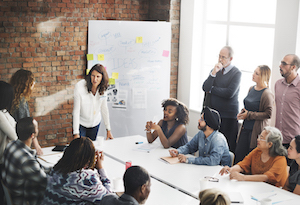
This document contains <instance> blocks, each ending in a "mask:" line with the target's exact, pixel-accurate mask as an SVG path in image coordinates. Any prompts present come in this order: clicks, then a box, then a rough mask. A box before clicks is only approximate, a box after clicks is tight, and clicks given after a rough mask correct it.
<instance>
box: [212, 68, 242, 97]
mask: <svg viewBox="0 0 300 205" xmlns="http://www.w3.org/2000/svg"><path fill="white" fill-rule="evenodd" d="M241 76H242V73H241V72H236V73H235V75H233V77H232V78H231V79H230V84H229V86H228V87H217V86H214V87H213V88H212V89H211V93H212V94H213V95H217V96H219V97H223V98H227V99H231V98H233V97H234V96H235V94H236V93H237V92H238V91H239V89H240V82H241ZM209 78H210V77H209Z"/></svg>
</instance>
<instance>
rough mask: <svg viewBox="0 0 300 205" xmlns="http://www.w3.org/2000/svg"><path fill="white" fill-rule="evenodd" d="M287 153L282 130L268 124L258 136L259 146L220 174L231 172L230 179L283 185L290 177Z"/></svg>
mask: <svg viewBox="0 0 300 205" xmlns="http://www.w3.org/2000/svg"><path fill="white" fill-rule="evenodd" d="M286 155H287V151H286V149H285V148H284V147H283V146H282V135H281V132H280V131H279V130H278V129H277V128H275V127H269V126H268V127H265V128H264V129H263V131H262V132H261V134H260V135H259V136H258V138H257V147H256V148H255V149H254V150H253V151H252V152H250V153H249V154H248V155H247V156H246V157H245V158H244V159H243V161H241V162H239V163H238V164H236V165H234V166H233V167H231V168H230V167H228V166H225V167H224V168H222V169H221V171H220V174H221V175H223V174H225V173H229V174H230V179H235V180H238V181H261V182H268V183H270V184H272V185H275V186H277V187H283V186H284V184H285V182H286V180H287V177H288V173H287V169H286V168H287V162H286V158H285V156H286Z"/></svg>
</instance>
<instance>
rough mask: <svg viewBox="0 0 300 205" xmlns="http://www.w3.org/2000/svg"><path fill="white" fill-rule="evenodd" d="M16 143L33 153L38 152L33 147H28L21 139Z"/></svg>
mask: <svg viewBox="0 0 300 205" xmlns="http://www.w3.org/2000/svg"><path fill="white" fill-rule="evenodd" d="M16 143H17V144H18V145H19V146H20V147H22V148H24V149H26V150H27V151H28V152H30V153H31V154H32V155H35V153H36V151H35V150H33V149H31V148H30V147H28V146H27V145H26V144H25V143H24V142H22V141H21V140H19V139H18V140H16Z"/></svg>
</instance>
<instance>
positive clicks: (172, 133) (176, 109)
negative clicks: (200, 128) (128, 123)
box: [146, 98, 189, 149]
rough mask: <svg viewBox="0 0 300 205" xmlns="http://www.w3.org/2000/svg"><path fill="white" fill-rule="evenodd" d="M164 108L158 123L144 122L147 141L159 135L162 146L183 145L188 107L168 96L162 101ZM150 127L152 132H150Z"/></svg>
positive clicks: (185, 135) (184, 142) (185, 138)
mask: <svg viewBox="0 0 300 205" xmlns="http://www.w3.org/2000/svg"><path fill="white" fill-rule="evenodd" d="M162 107H163V108H164V118H163V119H161V120H160V121H159V122H158V124H156V123H153V122H152V121H148V122H147V123H146V133H147V139H148V142H149V143H152V142H153V141H154V140H155V139H156V138H157V137H159V139H160V141H161V143H162V145H163V147H164V148H169V147H174V148H176V149H177V148H178V147H180V146H182V145H185V144H186V143H187V142H188V140H187V131H186V127H185V125H186V124H187V123H188V122H189V110H188V108H187V107H186V106H185V105H184V104H183V103H182V102H179V101H178V100H176V99H174V98H169V99H167V100H165V101H163V102H162ZM151 129H153V130H154V132H153V133H152V132H151Z"/></svg>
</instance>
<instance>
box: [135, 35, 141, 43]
mask: <svg viewBox="0 0 300 205" xmlns="http://www.w3.org/2000/svg"><path fill="white" fill-rule="evenodd" d="M135 42H136V43H143V37H141V36H139V37H136V41H135Z"/></svg>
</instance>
